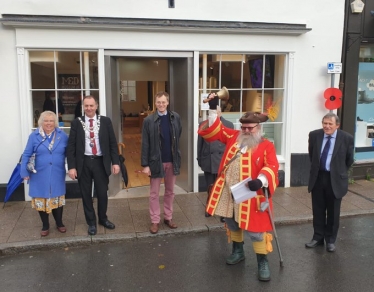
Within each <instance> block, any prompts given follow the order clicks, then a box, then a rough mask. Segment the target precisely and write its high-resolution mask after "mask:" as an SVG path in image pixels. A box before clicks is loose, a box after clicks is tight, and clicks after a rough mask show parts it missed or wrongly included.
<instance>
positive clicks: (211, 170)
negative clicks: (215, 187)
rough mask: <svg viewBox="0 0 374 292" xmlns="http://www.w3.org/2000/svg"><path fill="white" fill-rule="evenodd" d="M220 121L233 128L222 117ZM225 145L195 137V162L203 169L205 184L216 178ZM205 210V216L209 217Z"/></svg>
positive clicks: (209, 183)
mask: <svg viewBox="0 0 374 292" xmlns="http://www.w3.org/2000/svg"><path fill="white" fill-rule="evenodd" d="M221 122H222V123H223V125H224V126H225V127H228V128H231V129H234V124H233V123H232V122H230V121H228V120H226V119H224V118H223V117H221ZM225 148H226V145H225V144H223V143H221V142H220V141H214V142H211V143H209V142H207V141H205V140H204V139H203V138H202V137H201V136H198V138H197V162H198V164H199V166H200V168H201V170H202V171H204V177H205V183H206V186H207V187H209V185H211V184H213V183H214V182H215V180H216V178H217V174H218V167H219V164H220V162H221V159H222V154H223V153H224V152H225ZM209 216H210V215H209V213H207V212H205V217H209Z"/></svg>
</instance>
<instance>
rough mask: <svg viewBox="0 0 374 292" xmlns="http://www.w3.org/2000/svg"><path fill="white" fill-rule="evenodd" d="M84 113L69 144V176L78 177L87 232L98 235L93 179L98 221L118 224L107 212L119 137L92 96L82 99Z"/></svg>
mask: <svg viewBox="0 0 374 292" xmlns="http://www.w3.org/2000/svg"><path fill="white" fill-rule="evenodd" d="M83 108H84V113H85V115H84V116H82V117H79V118H77V119H75V120H74V121H73V122H72V124H71V129H70V135H69V142H68V148H67V161H68V168H69V177H70V178H71V179H73V180H75V179H78V183H79V188H80V190H81V194H82V201H83V208H84V214H85V217H86V222H87V224H88V234H89V235H95V234H96V232H97V229H96V215H95V210H94V207H93V204H92V197H91V192H92V180H93V181H94V186H95V190H96V195H97V209H98V217H99V224H100V225H103V226H104V227H105V228H108V229H114V228H115V226H114V224H113V223H112V222H110V221H109V220H108V217H107V215H106V212H107V206H108V196H107V191H108V184H109V176H110V174H111V173H113V174H117V173H119V171H120V167H119V156H118V146H117V140H116V137H115V135H114V130H113V126H112V122H111V120H110V119H109V118H108V117H104V116H100V115H97V114H96V110H97V108H98V104H97V101H96V100H95V98H94V97H93V96H85V97H84V99H83Z"/></svg>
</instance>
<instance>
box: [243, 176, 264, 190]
mask: <svg viewBox="0 0 374 292" xmlns="http://www.w3.org/2000/svg"><path fill="white" fill-rule="evenodd" d="M245 185H246V186H247V187H248V188H249V189H250V190H251V191H253V192H256V191H258V190H259V189H261V188H262V181H260V180H259V179H254V180H251V181H249V182H247V183H246V184H245Z"/></svg>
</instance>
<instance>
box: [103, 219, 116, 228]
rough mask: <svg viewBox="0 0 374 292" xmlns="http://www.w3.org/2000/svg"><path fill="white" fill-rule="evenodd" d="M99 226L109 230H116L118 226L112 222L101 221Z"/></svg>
mask: <svg viewBox="0 0 374 292" xmlns="http://www.w3.org/2000/svg"><path fill="white" fill-rule="evenodd" d="M99 224H100V225H103V226H104V227H105V228H108V229H114V228H116V226H115V225H114V224H113V223H112V222H110V221H109V220H106V221H99Z"/></svg>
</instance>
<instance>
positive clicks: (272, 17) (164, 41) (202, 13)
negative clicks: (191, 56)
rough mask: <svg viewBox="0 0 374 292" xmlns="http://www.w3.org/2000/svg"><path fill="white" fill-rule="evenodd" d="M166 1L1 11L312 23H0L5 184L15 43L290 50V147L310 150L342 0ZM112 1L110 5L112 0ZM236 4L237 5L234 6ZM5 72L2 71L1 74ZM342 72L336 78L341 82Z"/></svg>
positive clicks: (21, 6) (15, 102) (5, 8)
mask: <svg viewBox="0 0 374 292" xmlns="http://www.w3.org/2000/svg"><path fill="white" fill-rule="evenodd" d="M299 3H300V2H297V1H292V0H285V1H279V0H269V1H258V0H256V1H254V0H236V1H227V0H226V1H223V0H210V1H209V0H206V1H200V0H193V1H182V0H175V4H176V8H175V9H169V8H168V1H167V0H148V1H141V0H133V1H118V0H112V1H109V2H108V1H87V0H80V1H71V0H66V1H64V2H63V4H61V5H60V6H57V5H56V4H55V3H54V2H53V1H48V0H29V1H14V0H2V1H0V14H31V15H75V16H77V15H79V16H102V17H132V18H166V19H200V20H221V21H224V20H227V21H248V22H273V23H274V22H283V23H301V24H307V26H308V28H311V29H312V31H310V32H308V33H306V34H304V35H301V36H282V35H271V36H269V35H267V36H261V35H251V34H247V35H245V34H238V35H236V34H233V33H231V34H222V35H221V34H218V33H217V34H206V33H196V32H191V33H172V32H169V33H166V32H164V33H161V32H156V31H154V32H129V31H121V30H116V31H108V30H107V31H105V30H88V29H79V28H76V29H74V30H72V29H64V28H62V29H41V28H37V29H25V28H19V29H17V31H16V30H15V29H14V28H11V27H8V26H0V64H1V69H0V70H1V71H0V72H1V76H3V77H2V78H0V103H1V107H2V109H3V110H2V114H1V115H0V125H3V126H2V127H1V128H0V135H1V137H4V138H3V141H2V143H1V149H2V150H1V152H0V161H2V167H1V168H0V183H6V182H7V181H8V179H9V175H10V172H9V170H10V169H13V167H14V166H15V163H16V162H17V160H18V158H19V155H20V154H21V152H22V149H23V147H24V145H21V144H22V142H21V138H20V133H21V128H20V126H19V124H20V110H19V93H18V86H19V84H18V73H17V54H16V47H25V48H54V49H59V48H67V49H70V48H77V49H98V48H100V49H118V50H160V51H162V50H168V51H191V52H192V51H204V52H216V51H220V52H225V51H226V52H239V53H240V52H293V54H292V56H293V57H294V59H293V60H292V62H291V64H292V66H293V67H292V68H291V69H292V70H291V73H293V74H292V75H291V78H292V79H291V80H290V83H289V84H290V87H289V97H290V98H292V106H291V112H290V113H288V114H290V115H291V118H290V120H291V123H290V131H289V132H288V139H289V141H288V142H289V143H288V144H289V146H290V149H289V150H290V151H289V153H306V152H307V142H308V141H307V140H308V133H309V131H310V130H313V129H315V128H319V127H320V126H321V123H320V122H321V118H322V116H323V115H324V114H325V113H327V112H328V111H327V110H326V109H325V108H324V98H323V91H324V90H325V89H326V88H327V87H330V76H329V75H328V74H327V73H326V72H327V69H326V64H327V62H330V61H335V62H339V61H340V57H341V47H342V34H343V20H344V1H343V0H329V1H325V0H303V1H302V4H301V3H300V4H299ZM109 4H110V5H109ZM234 4H235V5H234ZM4 73H5V74H4ZM338 80H339V78H338V77H337V78H336V83H338Z"/></svg>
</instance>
